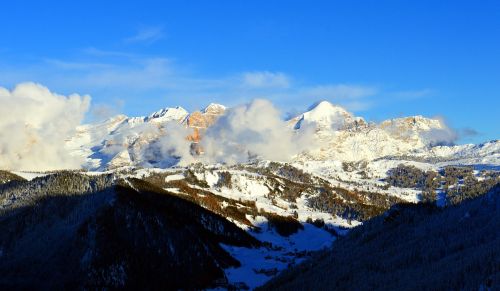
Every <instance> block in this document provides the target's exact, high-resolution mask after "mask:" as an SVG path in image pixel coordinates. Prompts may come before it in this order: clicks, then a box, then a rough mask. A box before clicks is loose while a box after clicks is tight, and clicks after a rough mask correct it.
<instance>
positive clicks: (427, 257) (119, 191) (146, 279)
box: [0, 100, 500, 290]
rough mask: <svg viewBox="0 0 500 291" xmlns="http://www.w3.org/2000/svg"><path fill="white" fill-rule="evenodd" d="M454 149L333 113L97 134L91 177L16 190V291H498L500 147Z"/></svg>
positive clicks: (94, 128) (13, 182) (212, 114)
mask: <svg viewBox="0 0 500 291" xmlns="http://www.w3.org/2000/svg"><path fill="white" fill-rule="evenodd" d="M453 141H454V132H453V130H451V129H450V128H448V127H447V126H446V124H445V123H444V122H443V121H442V120H440V119H432V118H426V117H423V116H410V117H404V118H395V119H389V120H385V121H382V122H380V123H374V122H370V121H367V120H365V119H364V118H362V117H358V116H354V115H353V114H352V113H350V112H348V111H347V110H345V109H344V108H342V107H340V106H337V105H334V104H331V103H329V102H327V101H322V102H318V103H316V104H314V105H312V106H311V107H309V108H308V109H307V110H306V111H305V112H303V113H300V114H297V115H296V116H294V117H291V118H288V119H287V120H282V119H281V117H280V116H279V114H278V112H275V111H273V110H269V109H268V106H267V105H266V103H265V102H264V101H262V100H261V101H259V100H257V101H254V102H253V103H251V104H248V105H245V106H240V107H234V108H230V107H225V106H223V105H220V104H210V105H208V106H207V107H206V108H204V109H202V110H200V111H194V112H188V111H187V110H185V109H183V108H182V107H172V108H164V109H161V110H159V111H157V112H154V113H152V114H150V115H149V116H143V117H128V116H125V115H117V116H114V117H112V118H109V119H107V120H104V121H102V122H99V123H93V124H86V125H81V126H78V127H77V128H76V130H75V131H74V134H72V135H71V136H69V137H67V139H66V143H65V148H66V149H67V150H69V151H70V153H71V155H72V156H73V157H75V158H78V159H80V160H83V165H82V167H81V168H78V169H66V170H56V171H46V172H45V171H41V172H40V171H37V172H34V171H30V170H29V169H3V170H4V171H1V172H0V229H1V230H2V231H1V232H0V273H1V274H2V275H1V276H0V289H2V290H6V289H50V290H54V289H161V290H199V289H216V290H222V289H231V290H246V289H254V288H257V287H261V286H263V285H264V287H262V288H263V289H265V290H276V289H283V290H300V289H309V290H321V289H324V290H337V289H338V290H374V289H385V290H388V289H394V290H395V289H397V290H401V289H408V290H418V289H426V290H427V289H441V290H445V289H448V290H476V289H481V288H483V289H481V290H489V289H491V290H493V289H494V288H498V284H499V282H500V281H499V277H498V274H499V273H500V243H499V233H500V225H499V223H498V222H499V221H500V220H499V198H500V195H499V194H500V192H499V187H500V141H499V140H493V141H489V142H485V143H482V144H466V145H454V144H453ZM282 271H284V272H282ZM408 282H412V283H411V284H409V283H408ZM266 283H267V284H266Z"/></svg>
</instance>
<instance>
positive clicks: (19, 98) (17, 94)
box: [0, 83, 90, 170]
mask: <svg viewBox="0 0 500 291" xmlns="http://www.w3.org/2000/svg"><path fill="white" fill-rule="evenodd" d="M0 104H1V107H0V116H1V118H0V168H3V169H11V170H54V169H63V168H79V167H80V166H81V165H82V164H83V162H84V161H83V159H82V158H79V157H75V156H72V155H71V154H70V153H69V152H68V150H67V149H66V142H65V141H66V140H67V139H68V138H69V137H70V136H71V135H72V134H74V131H75V128H76V126H77V125H79V124H80V122H81V121H82V119H83V117H84V114H85V113H86V112H87V110H88V108H89V105H90V97H89V96H80V95H77V94H72V95H69V96H62V95H59V94H56V93H52V92H50V91H49V89H47V88H46V87H44V86H42V85H39V84H35V83H22V84H19V85H17V86H16V87H15V88H14V89H13V90H12V91H9V90H7V89H5V88H2V87H0Z"/></svg>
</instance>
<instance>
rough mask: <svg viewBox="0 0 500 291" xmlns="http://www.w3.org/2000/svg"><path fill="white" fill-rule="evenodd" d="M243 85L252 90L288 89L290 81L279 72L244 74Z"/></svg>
mask: <svg viewBox="0 0 500 291" xmlns="http://www.w3.org/2000/svg"><path fill="white" fill-rule="evenodd" d="M243 85H244V86H246V87H250V88H288V87H290V80H289V78H288V77H287V76H286V75H285V74H283V73H279V72H278V73H273V72H267V71H264V72H248V73H244V74H243Z"/></svg>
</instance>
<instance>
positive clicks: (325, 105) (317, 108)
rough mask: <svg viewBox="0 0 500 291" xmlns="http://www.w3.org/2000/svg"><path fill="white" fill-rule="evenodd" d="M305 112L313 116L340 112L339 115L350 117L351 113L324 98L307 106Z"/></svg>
mask: <svg viewBox="0 0 500 291" xmlns="http://www.w3.org/2000/svg"><path fill="white" fill-rule="evenodd" d="M306 113H309V114H310V115H315V116H325V115H332V114H336V115H337V114H339V113H340V114H341V115H345V116H351V117H352V114H350V113H349V112H347V110H345V109H344V108H343V107H341V106H338V105H334V104H332V103H330V102H328V101H326V100H323V101H319V102H316V103H314V104H313V105H311V106H309V108H308V109H307V112H306Z"/></svg>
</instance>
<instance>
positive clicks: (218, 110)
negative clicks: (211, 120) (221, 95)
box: [202, 103, 226, 115]
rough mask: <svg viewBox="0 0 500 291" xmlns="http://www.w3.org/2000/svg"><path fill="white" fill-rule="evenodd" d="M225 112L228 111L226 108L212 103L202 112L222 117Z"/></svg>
mask: <svg viewBox="0 0 500 291" xmlns="http://www.w3.org/2000/svg"><path fill="white" fill-rule="evenodd" d="M224 111H226V106H224V105H222V104H217V103H210V104H209V105H208V106H207V107H205V108H204V109H203V110H202V112H203V113H207V114H217V115H220V114H222V113H223V112H224Z"/></svg>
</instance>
